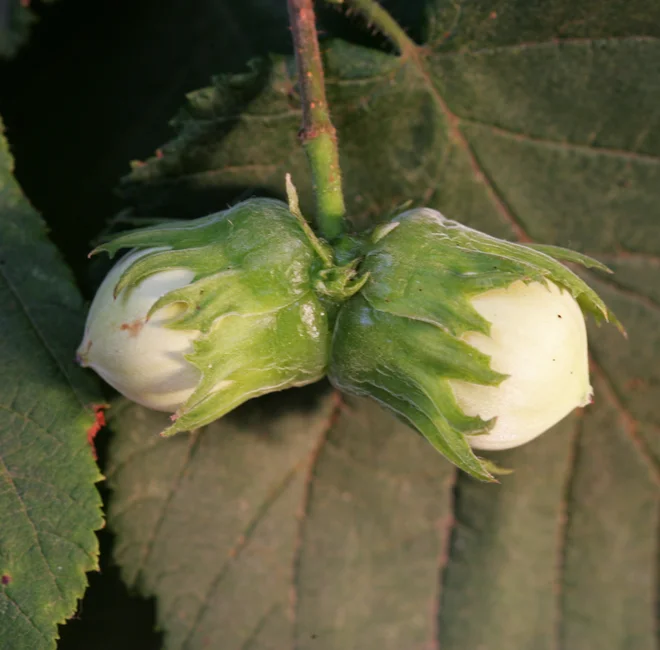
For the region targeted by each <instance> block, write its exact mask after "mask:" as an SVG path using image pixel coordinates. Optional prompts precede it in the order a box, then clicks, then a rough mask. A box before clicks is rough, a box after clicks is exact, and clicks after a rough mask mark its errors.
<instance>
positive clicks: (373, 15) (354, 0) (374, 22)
mask: <svg viewBox="0 0 660 650" xmlns="http://www.w3.org/2000/svg"><path fill="white" fill-rule="evenodd" d="M328 1H329V2H335V1H336V0H328ZM341 3H342V4H344V3H345V4H347V5H350V6H351V7H353V8H355V9H357V11H359V12H360V13H361V14H362V15H363V16H364V18H365V20H366V21H367V22H368V23H369V26H371V27H375V28H376V29H377V30H378V31H379V32H381V33H382V34H383V35H384V36H386V37H387V39H388V40H389V41H390V42H391V43H392V44H393V45H394V46H395V47H396V48H397V50H399V54H401V56H413V57H414V56H417V52H418V46H417V43H415V41H413V40H412V38H410V36H408V34H406V32H405V31H404V30H403V28H402V27H401V25H399V23H397V22H396V20H394V18H392V16H390V14H389V13H388V12H387V11H385V9H383V8H382V7H381V6H380V5H379V4H378V2H376V0H341Z"/></svg>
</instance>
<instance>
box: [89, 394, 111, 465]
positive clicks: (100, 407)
mask: <svg viewBox="0 0 660 650" xmlns="http://www.w3.org/2000/svg"><path fill="white" fill-rule="evenodd" d="M108 406H109V405H108V404H92V408H93V409H94V424H92V426H91V427H89V429H87V442H88V443H89V446H90V447H91V448H92V456H94V460H98V458H99V457H98V454H97V453H96V446H95V445H94V438H96V434H97V433H98V432H99V431H100V430H101V429H102V428H103V427H104V426H105V409H107V408H108Z"/></svg>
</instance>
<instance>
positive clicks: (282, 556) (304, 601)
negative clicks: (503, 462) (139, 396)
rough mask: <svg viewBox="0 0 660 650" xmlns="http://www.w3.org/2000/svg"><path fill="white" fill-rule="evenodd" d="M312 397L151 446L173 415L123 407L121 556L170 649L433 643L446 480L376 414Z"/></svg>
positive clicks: (437, 461) (117, 506)
mask: <svg viewBox="0 0 660 650" xmlns="http://www.w3.org/2000/svg"><path fill="white" fill-rule="evenodd" d="M308 395H309V390H307V391H301V390H297V391H293V392H292V393H291V394H290V395H289V397H290V398H292V399H290V400H289V404H288V405H287V406H284V407H280V408H279V409H276V412H275V413H273V404H274V403H275V402H276V401H281V400H279V398H278V397H271V398H266V399H265V400H262V401H258V402H255V403H252V404H251V405H249V406H247V407H243V408H242V409H241V410H240V411H239V412H238V413H236V414H234V415H230V416H228V417H226V418H224V419H223V420H221V421H219V422H216V423H215V424H212V425H210V426H208V427H204V428H203V429H200V430H198V431H196V432H194V433H193V434H191V435H189V436H185V435H181V436H177V437H175V438H170V439H164V438H159V437H158V435H157V434H158V433H159V432H160V431H161V430H162V428H163V426H164V424H166V423H167V416H164V415H162V414H158V413H153V412H149V411H146V410H145V409H142V408H141V407H138V406H135V405H128V404H126V403H123V404H122V405H121V406H118V407H115V410H116V413H115V415H114V416H113V423H114V427H115V428H116V429H117V431H118V435H117V437H116V439H115V441H114V443H113V447H114V450H113V451H114V453H113V462H112V463H111V466H110V467H109V470H108V477H109V481H110V484H111V487H113V488H114V491H115V500H114V502H113V504H112V506H111V509H110V513H109V516H110V518H111V521H112V525H113V527H114V529H115V530H116V531H117V533H118V535H119V542H118V544H117V548H116V551H115V557H116V559H117V560H118V561H119V563H120V565H121V566H122V571H123V576H124V579H125V580H126V581H127V582H128V584H129V585H131V586H137V587H139V588H140V589H141V590H142V591H143V592H144V593H146V594H157V595H158V596H159V603H158V610H159V615H158V622H159V625H160V626H162V627H163V628H164V629H165V630H166V631H167V633H168V635H167V643H166V647H168V648H177V649H183V648H204V647H210V648H222V649H223V650H231V649H233V648H237V649H238V648H248V647H249V648H255V649H256V648H272V649H273V650H279V649H280V648H288V647H291V644H292V642H293V641H294V640H295V642H296V643H297V644H298V647H307V645H308V644H310V643H311V642H313V643H314V645H313V647H319V648H329V647H331V648H335V647H336V648H353V647H355V648H357V647H360V648H365V647H374V648H384V649H386V648H392V649H395V648H402V647H413V646H411V645H410V644H411V643H412V642H413V641H414V642H415V643H419V644H423V643H424V642H425V641H426V640H430V639H431V638H432V637H433V629H434V625H433V622H432V620H431V619H430V618H429V617H428V615H427V614H428V612H429V611H430V610H431V609H432V607H433V605H434V602H435V599H436V596H437V589H436V584H435V582H436V581H434V580H429V576H432V575H434V574H435V572H436V570H437V565H438V557H439V556H440V555H441V552H442V549H443V545H444V543H445V541H446V537H447V530H448V528H447V526H446V523H447V518H448V517H449V493H448V490H447V488H448V486H449V484H450V482H451V481H452V480H453V475H454V473H453V470H452V468H451V466H449V465H448V464H447V463H445V462H443V460H442V459H441V457H439V456H438V455H436V454H429V453H428V452H429V449H428V447H427V443H426V442H425V441H424V440H423V439H422V438H421V437H419V436H416V435H415V434H413V433H412V432H411V431H410V430H409V429H408V428H407V427H406V426H404V425H403V424H399V423H398V422H397V421H396V420H395V419H394V418H393V417H391V416H389V415H387V414H386V413H384V412H383V411H382V410H381V409H380V408H379V407H377V406H375V405H374V404H371V403H368V402H364V401H362V402H354V401H352V400H351V401H350V402H348V403H343V402H341V401H340V400H339V399H338V398H337V396H336V394H330V395H329V396H325V397H317V398H316V399H315V400H314V401H313V402H310V401H309V398H308ZM303 399H304V400H305V401H306V403H302V400H303ZM402 522H403V523H404V525H401V524H402ZM294 619H295V620H294ZM338 623H339V625H338ZM365 623H367V626H365Z"/></svg>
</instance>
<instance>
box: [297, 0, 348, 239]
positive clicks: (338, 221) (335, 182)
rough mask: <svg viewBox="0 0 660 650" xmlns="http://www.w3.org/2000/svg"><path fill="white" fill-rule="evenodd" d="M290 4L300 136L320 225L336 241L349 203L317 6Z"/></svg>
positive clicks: (308, 1) (303, 1)
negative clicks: (330, 103)
mask: <svg viewBox="0 0 660 650" xmlns="http://www.w3.org/2000/svg"><path fill="white" fill-rule="evenodd" d="M287 4H288V7H289V21H290V23H291V32H292V34H293V44H294V48H295V52H296V64H297V67H298V84H299V87H300V97H301V103H302V111H303V124H302V129H301V132H300V139H301V140H302V144H303V147H304V148H305V153H306V154H307V159H308V160H309V165H310V167H311V171H312V182H313V185H314V195H315V197H316V219H317V223H318V227H319V230H320V232H321V234H322V235H323V236H324V237H325V238H326V239H328V240H333V239H336V238H337V237H338V236H339V235H341V233H342V232H343V230H344V218H345V216H346V206H345V204H344V194H343V192H342V184H341V170H340V168H339V150H338V148H337V133H336V131H335V127H334V126H333V124H332V122H331V120H330V111H329V109H328V102H327V100H326V96H325V83H324V77H323V64H322V62H321V52H320V50H319V42H318V36H317V33H316V20H315V16H314V7H313V4H312V0H288V2H287Z"/></svg>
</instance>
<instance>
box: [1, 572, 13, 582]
mask: <svg viewBox="0 0 660 650" xmlns="http://www.w3.org/2000/svg"><path fill="white" fill-rule="evenodd" d="M0 582H1V583H2V584H3V585H8V584H9V583H10V582H11V576H10V575H8V574H6V573H3V574H2V577H1V578H0Z"/></svg>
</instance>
